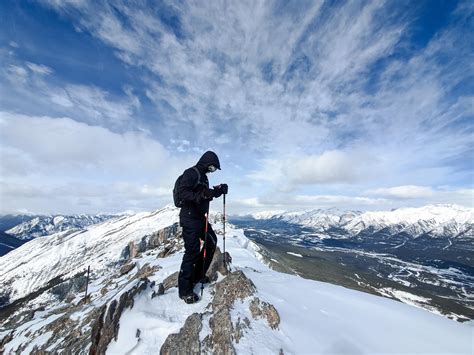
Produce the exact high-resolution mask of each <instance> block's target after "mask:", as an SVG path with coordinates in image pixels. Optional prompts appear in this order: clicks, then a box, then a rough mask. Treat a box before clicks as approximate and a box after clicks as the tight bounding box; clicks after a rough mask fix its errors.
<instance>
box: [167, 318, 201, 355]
mask: <svg viewBox="0 0 474 355" xmlns="http://www.w3.org/2000/svg"><path fill="white" fill-rule="evenodd" d="M201 329H202V315H201V314H198V313H193V314H192V315H190V316H189V317H188V319H186V322H185V323H184V326H183V327H182V328H181V329H180V331H179V333H177V334H170V335H168V338H166V340H165V342H164V344H163V346H162V347H161V350H160V354H161V355H171V354H193V355H199V354H201V342H200V341H199V332H200V331H201Z"/></svg>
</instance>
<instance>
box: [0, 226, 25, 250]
mask: <svg viewBox="0 0 474 355" xmlns="http://www.w3.org/2000/svg"><path fill="white" fill-rule="evenodd" d="M25 242H26V241H24V240H21V239H18V238H15V237H13V236H11V235H9V234H7V233H5V232H2V231H0V256H2V255H5V254H6V253H8V252H9V251H12V250H13V249H16V248H18V247H19V246H21V245H22V244H24V243H25Z"/></svg>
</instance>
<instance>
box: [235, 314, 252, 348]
mask: <svg viewBox="0 0 474 355" xmlns="http://www.w3.org/2000/svg"><path fill="white" fill-rule="evenodd" d="M248 328H251V327H250V320H249V319H248V318H247V317H245V318H244V319H243V320H241V319H240V318H239V319H237V323H236V324H235V332H234V335H235V342H236V343H238V342H239V341H240V339H241V338H242V337H243V336H244V330H245V329H248Z"/></svg>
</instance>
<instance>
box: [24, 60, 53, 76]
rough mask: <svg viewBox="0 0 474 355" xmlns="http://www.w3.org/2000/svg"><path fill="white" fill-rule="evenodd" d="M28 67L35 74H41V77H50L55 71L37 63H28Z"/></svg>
mask: <svg viewBox="0 0 474 355" xmlns="http://www.w3.org/2000/svg"><path fill="white" fill-rule="evenodd" d="M26 66H27V67H28V68H29V69H30V70H31V71H32V72H34V73H36V74H40V75H48V74H51V73H52V72H53V69H51V68H50V67H48V66H46V65H43V64H36V63H31V62H27V63H26Z"/></svg>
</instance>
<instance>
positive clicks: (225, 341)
mask: <svg viewBox="0 0 474 355" xmlns="http://www.w3.org/2000/svg"><path fill="white" fill-rule="evenodd" d="M209 327H210V328H211V334H209V335H208V336H206V337H205V338H204V341H203V345H204V348H205V349H206V351H209V352H211V353H213V354H214V353H216V354H235V349H234V345H233V344H232V339H235V338H236V336H235V330H234V326H233V325H232V319H231V317H230V312H229V309H227V308H221V309H219V310H218V311H217V312H216V311H214V314H213V316H212V317H211V319H209Z"/></svg>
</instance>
